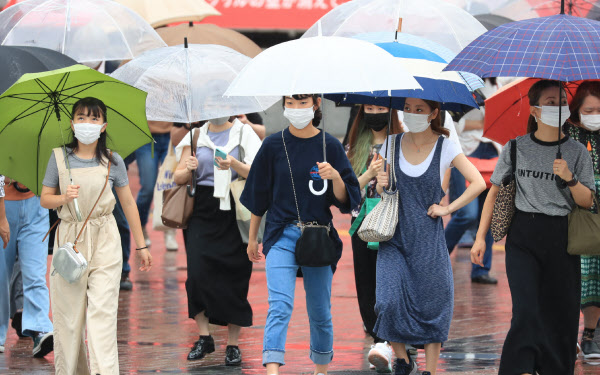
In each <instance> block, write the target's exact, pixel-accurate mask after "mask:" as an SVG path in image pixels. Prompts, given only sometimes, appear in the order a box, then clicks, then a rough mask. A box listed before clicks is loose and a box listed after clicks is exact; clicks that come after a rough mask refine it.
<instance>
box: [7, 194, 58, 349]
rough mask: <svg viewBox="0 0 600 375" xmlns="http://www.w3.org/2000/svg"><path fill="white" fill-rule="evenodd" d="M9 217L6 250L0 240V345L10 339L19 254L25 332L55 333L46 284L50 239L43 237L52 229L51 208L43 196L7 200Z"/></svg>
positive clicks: (30, 334)
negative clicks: (12, 292) (12, 291)
mask: <svg viewBox="0 0 600 375" xmlns="http://www.w3.org/2000/svg"><path fill="white" fill-rule="evenodd" d="M4 204H5V208H6V217H7V219H8V224H9V225H10V241H9V242H8V246H7V248H6V249H2V247H3V246H4V244H3V243H2V240H0V251H2V252H3V254H1V255H0V345H4V342H5V341H6V332H7V330H8V321H9V318H10V293H9V287H10V280H11V277H12V273H13V267H14V264H15V260H16V257H17V251H18V253H19V263H20V264H21V273H22V277H23V292H24V303H23V334H24V335H26V336H32V335H33V334H34V332H51V331H52V322H50V318H49V317H48V313H49V310H50V296H49V293H48V287H47V286H46V271H47V266H46V264H47V261H48V242H47V241H48V240H47V239H46V240H45V241H44V242H42V241H41V240H42V238H44V235H45V234H46V232H47V231H48V229H49V224H48V223H49V219H48V210H47V209H45V208H42V206H40V199H39V198H38V197H32V198H29V199H25V200H22V201H5V202H4ZM17 249H18V250H17Z"/></svg>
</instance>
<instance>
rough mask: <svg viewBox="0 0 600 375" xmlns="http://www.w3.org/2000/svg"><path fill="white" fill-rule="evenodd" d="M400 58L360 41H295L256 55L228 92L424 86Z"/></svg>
mask: <svg viewBox="0 0 600 375" xmlns="http://www.w3.org/2000/svg"><path fill="white" fill-rule="evenodd" d="M420 88H421V86H419V84H418V83H417V81H416V80H415V79H414V77H413V76H412V75H410V73H408V72H407V71H406V69H405V68H404V66H403V65H402V63H401V62H400V61H398V59H396V58H394V57H393V56H392V55H390V54H389V53H388V52H386V51H384V50H383V49H381V48H379V47H377V46H376V45H374V44H372V43H369V42H365V41H362V40H358V39H350V38H340V37H324V36H320V37H315V38H304V39H297V40H292V41H290V42H285V43H281V44H278V45H276V46H274V47H271V48H268V49H266V50H264V51H263V52H261V53H260V54H259V55H258V56H256V57H255V58H254V59H252V61H250V63H248V65H246V67H245V68H244V69H243V70H242V71H241V72H240V74H239V75H238V77H237V78H236V79H235V80H234V81H233V83H232V84H231V86H230V87H229V89H228V90H227V92H225V95H226V96H279V97H281V96H285V95H293V94H314V93H319V94H329V93H339V92H355V91H377V90H394V89H420Z"/></svg>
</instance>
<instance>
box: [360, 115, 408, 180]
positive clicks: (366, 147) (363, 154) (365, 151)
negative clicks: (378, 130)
mask: <svg viewBox="0 0 600 375" xmlns="http://www.w3.org/2000/svg"><path fill="white" fill-rule="evenodd" d="M390 111H391V112H392V129H391V134H400V133H402V126H401V125H400V120H399V119H398V111H397V110H395V109H393V108H390ZM364 117H365V106H364V104H363V105H361V106H360V109H359V110H358V113H357V114H356V117H355V118H354V122H353V123H352V127H351V128H350V132H349V136H348V159H349V160H350V164H351V165H352V169H353V170H354V173H356V175H357V176H360V175H361V174H362V172H363V170H364V168H365V165H366V163H367V159H368V158H369V152H370V150H371V143H372V142H373V132H372V131H371V129H370V128H369V127H368V126H367V125H366V124H365V121H364Z"/></svg>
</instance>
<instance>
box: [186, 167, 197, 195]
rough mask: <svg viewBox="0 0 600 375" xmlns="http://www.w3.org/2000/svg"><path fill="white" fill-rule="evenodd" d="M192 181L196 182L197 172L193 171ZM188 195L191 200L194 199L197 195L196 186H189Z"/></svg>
mask: <svg viewBox="0 0 600 375" xmlns="http://www.w3.org/2000/svg"><path fill="white" fill-rule="evenodd" d="M192 181H196V171H192ZM187 193H188V195H189V196H190V198H194V196H195V195H196V184H194V186H192V185H188V186H187Z"/></svg>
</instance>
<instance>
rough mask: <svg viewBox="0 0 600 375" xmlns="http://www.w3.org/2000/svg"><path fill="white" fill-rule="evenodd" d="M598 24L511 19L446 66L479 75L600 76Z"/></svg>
mask: <svg viewBox="0 0 600 375" xmlns="http://www.w3.org/2000/svg"><path fill="white" fill-rule="evenodd" d="M599 57H600V22H598V21H594V20H590V19H587V18H579V17H573V16H569V15H565V14H559V15H556V16H549V17H540V18H534V19H530V20H524V21H519V22H511V23H507V24H504V25H501V26H498V27H497V28H495V29H493V30H490V31H488V32H486V33H485V34H483V35H482V36H480V37H479V38H477V39H475V40H474V41H473V42H472V43H471V44H469V45H468V46H467V47H466V48H465V49H464V50H462V51H461V52H460V53H459V54H458V55H457V56H456V58H455V59H454V60H452V62H450V64H448V66H447V67H446V70H454V71H465V72H470V73H473V74H476V75H478V76H480V77H531V78H543V79H554V80H558V81H565V82H570V81H578V80H585V79H598V78H600V58H599Z"/></svg>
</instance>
